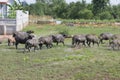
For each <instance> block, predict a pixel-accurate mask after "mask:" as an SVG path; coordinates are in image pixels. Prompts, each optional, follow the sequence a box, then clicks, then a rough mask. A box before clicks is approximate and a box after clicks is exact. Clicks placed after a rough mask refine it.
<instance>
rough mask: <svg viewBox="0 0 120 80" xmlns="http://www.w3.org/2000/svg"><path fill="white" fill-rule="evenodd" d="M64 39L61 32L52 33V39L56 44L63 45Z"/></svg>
mask: <svg viewBox="0 0 120 80" xmlns="http://www.w3.org/2000/svg"><path fill="white" fill-rule="evenodd" d="M64 39H65V37H64V35H62V34H56V35H52V40H53V42H54V43H56V45H58V43H62V44H63V45H65V44H64Z"/></svg>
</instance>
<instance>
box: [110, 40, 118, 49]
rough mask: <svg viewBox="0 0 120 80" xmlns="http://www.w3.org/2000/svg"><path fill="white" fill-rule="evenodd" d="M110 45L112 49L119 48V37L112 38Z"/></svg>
mask: <svg viewBox="0 0 120 80" xmlns="http://www.w3.org/2000/svg"><path fill="white" fill-rule="evenodd" d="M110 46H111V47H112V48H113V50H115V48H118V50H119V47H120V39H114V40H112V41H111V42H110Z"/></svg>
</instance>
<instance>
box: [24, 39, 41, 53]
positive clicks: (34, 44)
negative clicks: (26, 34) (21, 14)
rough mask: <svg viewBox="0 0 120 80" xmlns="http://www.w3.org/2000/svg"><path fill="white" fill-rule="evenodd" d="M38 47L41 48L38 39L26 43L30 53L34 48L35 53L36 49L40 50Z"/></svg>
mask: <svg viewBox="0 0 120 80" xmlns="http://www.w3.org/2000/svg"><path fill="white" fill-rule="evenodd" d="M38 46H39V41H38V39H37V38H33V39H28V40H27V41H26V43H25V49H28V50H29V52H30V49H31V48H32V47H34V51H35V50H36V49H38Z"/></svg>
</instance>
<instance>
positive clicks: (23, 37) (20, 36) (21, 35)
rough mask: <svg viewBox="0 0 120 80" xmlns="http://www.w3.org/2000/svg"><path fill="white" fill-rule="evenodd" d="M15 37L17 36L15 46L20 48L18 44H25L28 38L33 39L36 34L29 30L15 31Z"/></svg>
mask: <svg viewBox="0 0 120 80" xmlns="http://www.w3.org/2000/svg"><path fill="white" fill-rule="evenodd" d="M13 37H14V38H15V41H16V42H15V46H16V49H17V48H18V47H17V46H18V44H19V43H21V44H25V43H26V41H27V40H28V39H32V38H33V37H34V36H33V35H31V34H29V33H27V32H14V33H13Z"/></svg>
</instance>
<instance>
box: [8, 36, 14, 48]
mask: <svg viewBox="0 0 120 80" xmlns="http://www.w3.org/2000/svg"><path fill="white" fill-rule="evenodd" d="M15 42H16V41H15V38H14V37H9V38H8V46H11V44H12V45H14V44H15Z"/></svg>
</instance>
